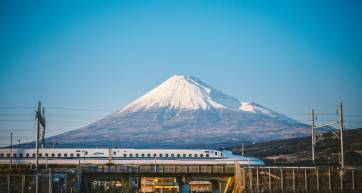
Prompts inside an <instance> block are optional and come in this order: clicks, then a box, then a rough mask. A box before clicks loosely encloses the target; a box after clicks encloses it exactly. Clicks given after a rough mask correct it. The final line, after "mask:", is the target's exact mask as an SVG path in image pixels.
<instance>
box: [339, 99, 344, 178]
mask: <svg viewBox="0 0 362 193" xmlns="http://www.w3.org/2000/svg"><path fill="white" fill-rule="evenodd" d="M339 126H340V131H339V134H340V136H339V137H340V141H341V161H340V164H341V169H342V171H343V170H344V145H343V130H344V124H343V103H341V104H340V106H339Z"/></svg>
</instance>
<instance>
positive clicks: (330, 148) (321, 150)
mask: <svg viewBox="0 0 362 193" xmlns="http://www.w3.org/2000/svg"><path fill="white" fill-rule="evenodd" d="M361 138H362V128H359V129H351V130H346V131H345V132H344V150H345V164H346V165H361V164H362V141H361ZM230 149H232V150H233V151H234V152H238V153H240V152H241V147H240V145H237V146H235V147H233V148H230ZM339 151H340V142H339V140H338V139H336V137H335V135H334V134H332V133H324V134H323V137H322V138H321V140H320V141H319V142H318V143H317V145H316V148H315V152H316V163H319V164H333V165H338V164H339ZM244 153H245V155H248V156H256V157H259V158H261V159H263V160H265V161H266V162H267V163H268V164H273V163H276V164H279V165H280V164H288V165H290V164H297V165H300V164H311V163H312V161H311V156H312V155H311V138H310V137H303V138H293V139H286V140H277V141H270V142H264V143H257V144H246V145H245V146H244Z"/></svg>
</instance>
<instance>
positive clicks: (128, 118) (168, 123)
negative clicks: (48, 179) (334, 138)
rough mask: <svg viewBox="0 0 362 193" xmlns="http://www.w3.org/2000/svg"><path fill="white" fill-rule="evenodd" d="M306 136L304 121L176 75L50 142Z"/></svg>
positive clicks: (188, 142) (162, 143) (165, 143)
mask: <svg viewBox="0 0 362 193" xmlns="http://www.w3.org/2000/svg"><path fill="white" fill-rule="evenodd" d="M307 134H309V126H308V125H306V124H303V123H301V122H298V121H296V120H293V119H291V118H289V117H287V116H284V115H282V114H280V113H277V112H275V111H273V110H271V109H268V108H266V107H264V106H262V105H259V104H257V103H248V102H240V101H239V100H238V99H236V98H234V97H232V96H229V95H226V94H224V93H222V92H221V91H219V90H217V89H214V88H213V87H211V86H209V85H208V84H206V83H204V82H202V81H201V80H199V79H198V78H195V77H190V76H179V75H175V76H172V77H171V78H169V79H168V80H166V81H165V82H163V83H161V84H160V85H159V86H157V87H155V88H154V89H152V90H150V91H149V92H147V93H146V94H145V95H143V96H141V97H139V98H138V99H136V100H135V101H133V102H131V103H130V104H129V105H127V106H126V107H124V108H121V109H119V110H117V111H115V112H114V113H112V114H110V115H108V116H106V117H105V118H103V119H101V120H99V121H96V122H94V123H91V124H89V125H88V126H86V127H83V128H80V129H77V130H73V131H70V132H67V133H63V134H60V135H57V136H54V137H51V138H49V140H50V141H53V142H55V141H62V143H65V144H71V143H78V142H79V141H82V143H87V144H95V143H97V144H101V145H107V144H108V145H112V146H115V145H116V146H123V147H181V146H182V147H184V146H186V147H187V146H201V147H202V146H205V147H208V146H209V145H212V144H217V143H219V144H220V143H224V142H236V141H266V140H272V139H283V138H291V137H298V136H305V135H307Z"/></svg>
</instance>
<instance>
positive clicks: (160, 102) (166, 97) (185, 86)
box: [121, 75, 272, 115]
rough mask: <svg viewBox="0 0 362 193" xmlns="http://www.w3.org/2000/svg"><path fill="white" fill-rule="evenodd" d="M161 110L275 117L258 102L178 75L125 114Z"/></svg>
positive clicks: (155, 89) (189, 77) (127, 109)
mask: <svg viewBox="0 0 362 193" xmlns="http://www.w3.org/2000/svg"><path fill="white" fill-rule="evenodd" d="M157 108H169V109H177V110H210V109H218V110H222V109H228V110H234V111H244V112H249V113H261V114H266V115H271V114H272V112H271V111H269V110H268V109H265V108H263V107H261V106H259V105H256V104H254V103H244V102H240V101H239V100H238V99H236V98H234V97H231V96H229V95H226V94H224V93H222V92H220V91H218V90H216V89H214V88H212V87H211V86H209V85H207V84H206V83H204V82H202V81H201V80H199V79H198V78H196V77H192V76H180V75H174V76H172V77H170V78H169V79H168V80H166V81H165V82H163V83H161V84H160V85H159V86H157V87H156V88H154V89H152V90H151V91H149V92H148V93H146V94H145V95H143V96H142V97H140V98H138V99H137V100H135V101H134V102H132V103H131V104H129V105H128V106H126V107H125V108H124V109H122V110H121V112H122V111H131V112H132V111H140V110H151V109H157Z"/></svg>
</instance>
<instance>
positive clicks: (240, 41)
mask: <svg viewBox="0 0 362 193" xmlns="http://www.w3.org/2000/svg"><path fill="white" fill-rule="evenodd" d="M361 18H362V4H361V1H330V0H328V1H254V0H250V1H231V0H230V1H216V0H215V1H202V0H190V1H169V0H165V1H152V0H145V1H137V0H132V1H113V2H112V1H107V3H106V1H58V2H56V1H17V0H15V1H14V0H9V1H6V0H3V1H1V2H0V120H3V121H0V136H1V137H2V138H0V143H1V142H2V143H7V141H6V138H7V136H8V135H9V132H10V130H12V131H14V133H15V134H14V135H15V136H16V137H17V138H21V140H22V141H26V140H31V139H32V138H33V133H32V131H33V128H34V123H33V122H32V121H26V120H29V119H30V120H31V119H32V118H33V115H32V114H33V112H34V109H32V108H23V107H32V106H35V105H36V101H37V100H39V99H40V100H42V101H43V103H44V104H45V106H46V110H47V118H48V123H49V125H48V129H49V135H53V134H57V133H61V132H63V131H66V130H70V129H76V128H78V127H80V126H83V125H86V124H87V123H90V122H92V121H94V120H96V119H99V118H101V117H102V116H104V115H107V114H109V113H110V112H111V111H112V110H116V109H118V108H120V107H123V106H124V105H126V104H127V103H129V102H131V101H132V100H134V99H136V98H137V97H139V96H141V95H142V94H144V93H145V92H146V91H148V90H150V89H151V88H153V87H155V86H156V85H157V84H159V83H161V82H162V81H164V80H166V79H167V78H168V77H170V76H172V75H174V74H180V75H192V76H196V77H198V78H200V79H201V80H203V81H204V82H206V83H208V84H209V85H211V86H213V87H215V88H217V89H219V90H221V91H223V92H225V93H227V94H230V95H232V96H234V97H236V98H239V99H240V100H242V101H254V102H257V103H260V104H262V105H264V106H266V107H269V108H271V109H273V110H275V111H278V112H280V113H285V114H288V115H290V116H291V117H293V118H296V119H298V120H301V121H304V122H306V121H307V122H308V120H309V119H310V118H309V116H308V115H307V114H308V113H309V112H310V109H311V108H315V109H316V110H317V112H321V113H332V114H333V113H335V109H336V106H337V104H338V103H339V102H340V101H343V102H344V103H345V111H346V114H349V115H348V116H347V117H346V119H347V120H348V121H349V123H347V125H348V126H350V127H358V126H359V127H361V126H362V109H361V107H362V102H361V97H362V76H361V75H362V36H361V34H362V21H361ZM5 107H11V108H5ZM14 107H18V108H14ZM20 107H21V108H20ZM56 107H62V108H63V107H67V108H76V109H78V110H77V111H76V110H69V109H68V110H61V109H57V108H56ZM84 108H88V109H102V110H105V111H94V112H91V111H86V110H84V111H80V110H79V109H84ZM293 114H302V115H293ZM322 118H324V119H326V120H328V119H330V117H322V116H321V121H322ZM12 120H23V121H21V122H19V121H17V122H15V121H12ZM0 145H1V144H0Z"/></svg>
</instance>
